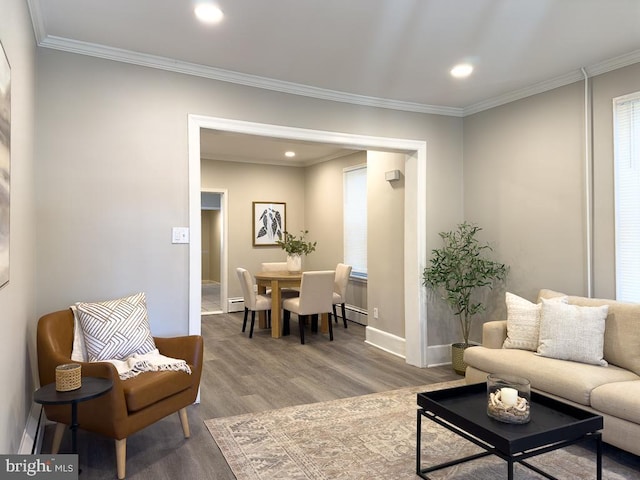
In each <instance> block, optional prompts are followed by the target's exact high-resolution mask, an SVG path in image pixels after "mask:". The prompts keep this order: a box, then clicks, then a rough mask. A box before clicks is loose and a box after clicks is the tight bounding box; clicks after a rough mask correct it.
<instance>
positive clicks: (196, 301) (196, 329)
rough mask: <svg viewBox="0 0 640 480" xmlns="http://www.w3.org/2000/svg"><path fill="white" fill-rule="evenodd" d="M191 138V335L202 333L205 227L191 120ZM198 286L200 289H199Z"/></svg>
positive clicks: (196, 144) (197, 135) (196, 136)
mask: <svg viewBox="0 0 640 480" xmlns="http://www.w3.org/2000/svg"><path fill="white" fill-rule="evenodd" d="M188 136H189V149H188V151H189V227H190V237H191V238H190V241H189V335H200V334H201V333H202V318H201V317H200V315H201V312H202V288H200V285H201V284H202V225H201V221H202V219H201V218H200V215H201V213H200V212H201V209H202V204H201V200H200V192H201V191H202V190H201V186H200V127H199V125H198V123H197V122H195V121H194V120H193V119H192V118H191V116H189V118H188ZM196 285H197V288H196Z"/></svg>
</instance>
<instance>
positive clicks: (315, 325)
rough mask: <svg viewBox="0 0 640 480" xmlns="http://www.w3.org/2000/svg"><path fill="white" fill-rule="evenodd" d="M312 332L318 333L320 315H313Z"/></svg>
mask: <svg viewBox="0 0 640 480" xmlns="http://www.w3.org/2000/svg"><path fill="white" fill-rule="evenodd" d="M311 331H312V332H313V333H318V314H317V313H316V314H313V315H311Z"/></svg>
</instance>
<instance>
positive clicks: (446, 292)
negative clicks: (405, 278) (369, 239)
mask: <svg viewBox="0 0 640 480" xmlns="http://www.w3.org/2000/svg"><path fill="white" fill-rule="evenodd" d="M480 230H482V229H481V228H480V227H478V226H477V225H474V224H471V223H467V222H464V223H461V224H459V225H458V226H457V228H456V229H455V230H452V231H450V232H441V233H440V234H439V235H440V237H441V238H442V241H443V246H442V247H441V248H436V249H434V250H433V251H432V257H431V261H430V265H429V266H427V267H426V268H425V269H424V271H423V274H422V278H423V284H424V285H425V286H426V287H428V288H429V289H430V290H432V291H433V292H435V293H436V294H438V295H439V296H440V297H441V298H442V299H443V300H445V301H446V303H447V304H448V305H449V307H450V308H451V310H452V311H453V313H454V316H455V317H456V318H457V319H458V321H459V322H460V328H461V330H462V338H463V340H464V341H463V343H454V344H453V345H452V346H451V361H452V364H453V368H454V370H455V371H456V373H458V374H460V375H464V372H465V370H466V365H465V363H464V360H463V355H464V350H465V349H466V348H467V347H469V332H470V331H471V325H472V321H473V319H474V316H475V315H476V314H478V313H480V312H482V311H483V310H484V309H485V305H484V304H483V303H482V301H480V300H479V299H478V298H479V297H478V290H480V289H482V288H484V287H487V288H489V289H491V288H493V286H494V283H495V282H497V281H498V280H504V279H505V278H506V276H507V273H508V270H509V269H508V267H507V266H506V265H504V264H502V263H499V262H495V261H493V260H490V259H488V258H486V257H485V256H484V254H485V253H486V252H488V251H491V250H492V248H491V246H489V244H487V243H480V241H479V240H478V239H477V238H476V235H477V233H478V232H479V231H480Z"/></svg>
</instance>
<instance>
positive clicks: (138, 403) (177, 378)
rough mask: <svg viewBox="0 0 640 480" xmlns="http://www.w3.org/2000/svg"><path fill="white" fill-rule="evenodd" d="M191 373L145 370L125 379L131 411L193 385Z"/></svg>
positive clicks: (128, 408)
mask: <svg viewBox="0 0 640 480" xmlns="http://www.w3.org/2000/svg"><path fill="white" fill-rule="evenodd" d="M191 382H192V379H191V375H189V374H187V373H184V372H169V371H164V372H145V373H141V374H140V375H138V376H136V377H133V378H130V379H128V380H124V381H123V382H122V388H123V390H124V397H125V400H126V402H127V410H128V411H129V413H133V412H137V411H138V410H142V409H143V408H145V407H148V406H149V405H151V404H152V403H155V402H159V401H160V400H164V399H165V398H167V397H170V396H171V395H175V394H176V393H179V392H182V391H183V390H186V389H187V388H189V387H190V386H191Z"/></svg>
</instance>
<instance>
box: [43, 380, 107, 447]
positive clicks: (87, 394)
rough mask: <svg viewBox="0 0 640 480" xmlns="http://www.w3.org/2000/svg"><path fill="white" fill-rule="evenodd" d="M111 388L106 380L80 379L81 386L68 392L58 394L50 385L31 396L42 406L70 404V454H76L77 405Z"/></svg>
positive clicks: (54, 386) (53, 384)
mask: <svg viewBox="0 0 640 480" xmlns="http://www.w3.org/2000/svg"><path fill="white" fill-rule="evenodd" d="M112 387H113V382H112V381H111V380H109V379H107V378H96V377H82V386H81V387H80V388H78V389H76V390H71V391H69V392H58V391H57V390H56V384H55V382H54V383H50V384H48V385H45V386H44V387H41V388H39V389H38V390H36V392H35V393H34V394H33V401H34V402H36V403H40V404H42V405H66V404H71V425H70V427H69V428H70V429H71V450H72V452H71V453H74V454H76V453H78V446H77V443H76V435H77V431H78V403H80V402H85V401H87V400H91V399H93V398H96V397H99V396H100V395H104V394H105V393H107V392H108V391H109V390H111V388H112Z"/></svg>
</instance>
